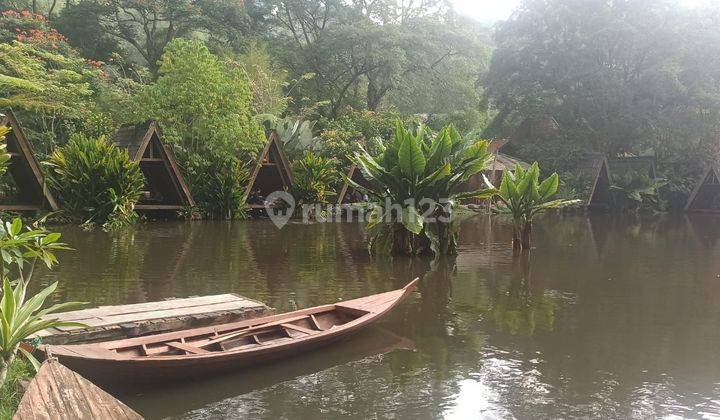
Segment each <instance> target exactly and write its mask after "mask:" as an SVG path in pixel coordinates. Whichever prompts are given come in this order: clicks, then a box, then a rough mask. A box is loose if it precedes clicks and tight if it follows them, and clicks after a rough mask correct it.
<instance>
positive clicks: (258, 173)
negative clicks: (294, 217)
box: [245, 130, 293, 208]
mask: <svg viewBox="0 0 720 420" xmlns="http://www.w3.org/2000/svg"><path fill="white" fill-rule="evenodd" d="M267 136H268V142H267V143H266V144H265V147H264V148H263V150H262V151H260V154H259V155H258V158H257V162H256V163H255V168H254V169H253V171H252V173H251V174H250V180H249V182H248V185H247V188H246V189H245V197H247V199H248V200H249V205H250V207H251V208H263V207H264V203H263V201H264V199H265V197H267V196H268V195H269V194H272V193H273V192H275V191H280V190H284V189H288V188H290V187H291V186H292V182H293V179H292V169H291V167H290V162H289V161H288V158H287V156H286V155H285V151H284V150H283V147H282V142H281V141H280V138H279V137H278V134H277V132H276V131H275V130H273V131H271V132H270V133H269V134H268V135H267ZM256 192H257V193H258V194H257V195H258V196H255V195H256V194H255V193H256Z"/></svg>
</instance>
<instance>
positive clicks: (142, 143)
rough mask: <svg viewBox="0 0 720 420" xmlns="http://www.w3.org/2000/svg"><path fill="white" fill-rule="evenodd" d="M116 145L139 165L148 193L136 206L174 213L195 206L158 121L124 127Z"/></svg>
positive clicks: (147, 210) (117, 135)
mask: <svg viewBox="0 0 720 420" xmlns="http://www.w3.org/2000/svg"><path fill="white" fill-rule="evenodd" d="M115 142H116V143H117V145H118V146H119V147H122V148H124V149H126V150H127V151H128V153H129V154H130V159H132V160H133V161H135V162H137V163H138V164H139V165H140V169H141V170H142V172H143V174H144V175H145V187H146V191H145V192H144V193H143V195H142V196H141V197H140V200H139V201H138V203H137V204H136V205H135V209H136V210H138V211H142V212H172V211H177V210H181V209H183V208H185V207H193V206H195V201H194V200H193V198H192V195H191V194H190V189H189V188H188V186H187V183H186V182H185V178H183V176H182V172H181V171H180V166H179V165H178V163H177V159H176V158H175V154H174V153H173V151H172V149H171V148H170V147H168V146H167V145H165V143H164V142H163V140H162V132H161V130H160V126H159V125H158V123H157V122H156V121H148V122H145V123H142V124H137V125H125V126H122V127H120V129H119V130H118V131H117V133H115Z"/></svg>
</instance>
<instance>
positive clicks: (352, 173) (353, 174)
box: [337, 164, 369, 204]
mask: <svg viewBox="0 0 720 420" xmlns="http://www.w3.org/2000/svg"><path fill="white" fill-rule="evenodd" d="M347 177H348V178H349V179H352V180H353V181H355V183H356V184H358V185H360V186H361V187H364V186H368V185H369V181H368V180H367V179H365V175H363V173H362V171H361V170H360V168H358V167H357V165H355V164H352V165H350V168H349V169H348V171H347ZM362 201H363V193H362V192H361V191H357V190H356V189H355V188H353V187H352V186H351V185H350V184H349V183H347V182H345V183H344V184H343V186H342V189H341V190H340V192H339V193H338V196H337V204H352V203H360V202H362Z"/></svg>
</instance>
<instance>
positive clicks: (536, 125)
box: [510, 114, 560, 142]
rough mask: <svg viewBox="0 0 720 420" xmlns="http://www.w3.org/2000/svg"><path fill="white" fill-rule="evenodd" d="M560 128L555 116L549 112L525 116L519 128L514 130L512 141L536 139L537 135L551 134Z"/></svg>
mask: <svg viewBox="0 0 720 420" xmlns="http://www.w3.org/2000/svg"><path fill="white" fill-rule="evenodd" d="M559 130H560V124H558V122H557V120H556V119H555V117H553V116H552V115H549V114H543V115H540V116H536V117H527V118H525V119H524V120H523V121H522V122H521V123H520V125H519V126H518V128H517V129H515V131H514V132H513V134H512V136H511V138H510V140H511V141H515V142H518V141H523V140H527V139H534V138H537V137H543V136H550V135H554V134H556V133H557V132H558V131H559Z"/></svg>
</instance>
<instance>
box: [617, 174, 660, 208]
mask: <svg viewBox="0 0 720 420" xmlns="http://www.w3.org/2000/svg"><path fill="white" fill-rule="evenodd" d="M666 183H667V182H666V181H665V180H664V179H659V178H652V177H651V176H649V175H648V174H646V173H641V172H638V171H628V172H625V173H621V174H614V175H613V177H612V185H611V186H610V191H611V193H612V197H613V202H614V204H615V208H617V209H619V210H622V211H629V212H638V211H640V210H647V211H659V210H661V207H660V204H661V203H660V193H659V191H660V188H661V187H663V186H664V185H665V184H666Z"/></svg>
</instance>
